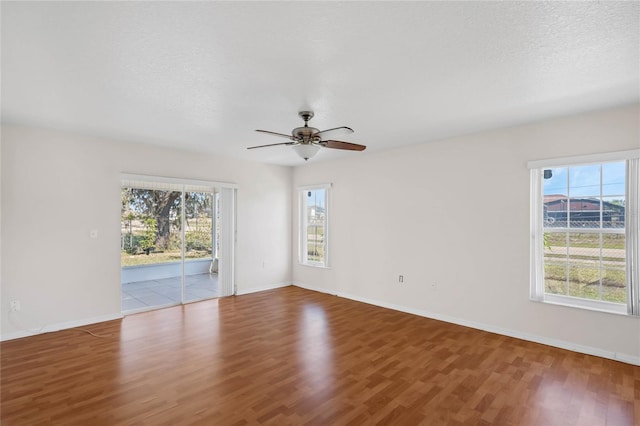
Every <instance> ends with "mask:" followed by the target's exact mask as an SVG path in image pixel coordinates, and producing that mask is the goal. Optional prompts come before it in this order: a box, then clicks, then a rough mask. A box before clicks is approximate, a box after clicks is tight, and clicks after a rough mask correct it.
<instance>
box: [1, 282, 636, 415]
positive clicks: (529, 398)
mask: <svg viewBox="0 0 640 426" xmlns="http://www.w3.org/2000/svg"><path fill="white" fill-rule="evenodd" d="M87 328H89V329H90V330H91V331H92V332H93V333H95V334H98V335H105V336H107V337H103V338H97V337H93V336H91V335H89V334H87V333H84V332H82V331H79V330H75V329H74V330H64V331H59V332H56V333H48V334H42V335H37V336H33V337H28V338H24V339H18V340H13V341H7V342H3V343H1V344H0V352H1V355H0V363H1V366H0V367H1V370H0V381H1V383H0V392H1V397H0V400H1V412H0V420H1V422H2V425H21V426H22V425H43V424H55V425H97V426H99V425H154V426H155V425H190V424H193V425H199V424H203V425H211V424H216V425H252V424H274V425H285V424H292V425H297V424H311V425H316V424H317V425H362V424H380V425H418V424H425V425H429V426H433V425H505V426H509V425H553V424H561V425H576V426H582V425H588V426H592V425H593V426H597V425H603V426H604V425H613V426H626V425H637V424H639V423H640V367H635V366H632V365H628V364H623V363H619V362H615V361H611V360H606V359H602V358H597V357H592V356H588V355H583V354H578V353H573V352H569V351H565V350H561V349H556V348H551V347H548V346H544V345H539V344H535V343H531V342H526V341H522V340H518V339H513V338H509V337H505V336H500V335H496V334H492V333H488V332H483V331H478V330H474V329H470V328H466V327H461V326H456V325H452V324H448V323H444V322H440V321H435V320H430V319H426V318H422V317H418V316H414V315H409V314H405V313H401V312H396V311H392V310H388V309H383V308H379V307H375V306H371V305H367V304H363V303H359V302H354V301H350V300H347V299H342V298H338V297H335V296H330V295H326V294H321V293H316V292H312V291H308V290H303V289H300V288H296V287H287V288H282V289H277V290H271V291H266V292H261V293H255V294H249V295H245V296H239V297H229V298H224V299H218V300H211V301H205V302H199V303H193V304H190V305H186V306H180V307H174V308H169V309H164V310H159V311H154V312H147V313H143V314H137V315H131V316H128V317H126V318H124V319H123V320H118V321H110V322H105V323H100V324H94V325H92V326H90V327H87Z"/></svg>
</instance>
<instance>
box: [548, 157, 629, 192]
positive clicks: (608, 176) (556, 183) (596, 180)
mask: <svg viewBox="0 0 640 426" xmlns="http://www.w3.org/2000/svg"><path fill="white" fill-rule="evenodd" d="M601 167H602V195H603V196H604V197H611V198H612V199H619V200H620V199H624V193H625V191H624V184H625V162H624V161H620V162H615V163H604V164H602V165H600V164H593V165H586V166H577V167H559V168H552V169H551V171H552V174H553V176H552V177H551V179H545V180H544V194H545V195H551V194H562V195H570V196H571V197H594V198H596V197H598V198H599V197H600V173H601ZM567 176H568V179H567Z"/></svg>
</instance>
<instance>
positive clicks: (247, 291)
mask: <svg viewBox="0 0 640 426" xmlns="http://www.w3.org/2000/svg"><path fill="white" fill-rule="evenodd" d="M291 284H292V283H291V282H290V281H287V282H284V283H278V284H270V285H265V286H260V287H251V288H245V289H243V290H236V296H242V295H243V294H250V293H257V292H259V291H265V290H273V289H274V288H281V287H288V286H290V285H291Z"/></svg>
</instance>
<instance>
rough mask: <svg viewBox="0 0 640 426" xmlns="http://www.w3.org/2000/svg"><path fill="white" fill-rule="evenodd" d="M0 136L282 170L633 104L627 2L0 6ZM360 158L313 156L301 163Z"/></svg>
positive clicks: (634, 36)
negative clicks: (288, 142)
mask: <svg viewBox="0 0 640 426" xmlns="http://www.w3.org/2000/svg"><path fill="white" fill-rule="evenodd" d="M1 13H2V30H1V31H2V34H1V35H2V120H3V122H4V123H13V124H25V125H34V126H40V127H47V128H54V129H62V130H69V131H73V132H78V133H83V134H90V135H96V136H106V137H111V138H117V139H124V140H130V141H136V142H144V143H153V144H158V145H163V146H172V147H177V148H180V149H187V150H195V151H202V152H210V153H215V154H219V155H225V156H232V157H237V158H245V159H249V160H257V161H263V162H270V163H276V164H286V165H297V164H302V163H303V160H301V159H300V158H298V157H297V156H296V154H295V153H294V152H293V151H292V150H291V148H289V147H274V148H266V149H263V150H255V151H247V150H246V149H245V148H246V147H247V146H251V145H258V144H268V143H276V142H281V141H282V140H279V139H278V138H273V137H270V136H266V135H260V134H257V133H255V132H254V131H253V130H254V129H267V130H272V131H276V132H281V133H289V132H290V130H291V129H292V128H293V127H297V126H299V125H301V121H300V120H299V118H298V116H297V112H298V111H299V110H301V109H312V110H314V111H315V112H316V117H315V118H314V119H313V120H312V122H311V124H312V125H313V126H314V127H318V128H320V129H325V128H329V127H336V126H343V125H346V126H350V127H352V128H353V129H354V130H355V133H354V134H352V135H350V136H348V137H344V138H342V139H343V140H346V141H349V142H355V143H360V144H365V145H367V146H368V150H371V151H373V150H382V149H387V148H392V147H397V146H402V145H410V144H416V143H423V142H428V141H432V140H435V139H441V138H445V137H450V136H456V135H461V134H467V133H470V132H476V131H481V130H486V129H491V128H496V127H503V126H510V125H515V124H520V123H525V122H531V121H536V120H541V119H545V118H548V117H553V116H559V115H566V114H573V113H578V112H582V111H587V110H593V109H599V108H606V107H610V106H616V105H623V104H629V103H634V102H638V101H639V93H640V87H639V78H640V72H639V64H640V28H639V22H640V3H639V2H598V3H596V2H273V3H271V2H117V3H112V2H68V3H58V2H38V3H32V2H15V3H14V2H7V1H3V2H2V3H1ZM357 155H363V154H360V153H354V152H343V151H336V150H328V149H323V150H322V151H321V152H320V153H319V154H318V155H317V156H316V157H315V158H314V159H312V160H311V161H323V160H326V159H329V158H337V157H347V156H357Z"/></svg>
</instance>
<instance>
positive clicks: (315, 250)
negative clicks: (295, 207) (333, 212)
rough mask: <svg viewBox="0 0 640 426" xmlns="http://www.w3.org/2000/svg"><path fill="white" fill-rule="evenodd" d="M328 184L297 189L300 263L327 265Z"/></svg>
mask: <svg viewBox="0 0 640 426" xmlns="http://www.w3.org/2000/svg"><path fill="white" fill-rule="evenodd" d="M330 188H331V186H330V185H319V186H313V187H304V188H300V189H299V197H300V263H302V264H305V265H311V266H325V267H326V266H328V264H329V253H328V244H327V242H328V236H329V226H328V224H329V190H330Z"/></svg>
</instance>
